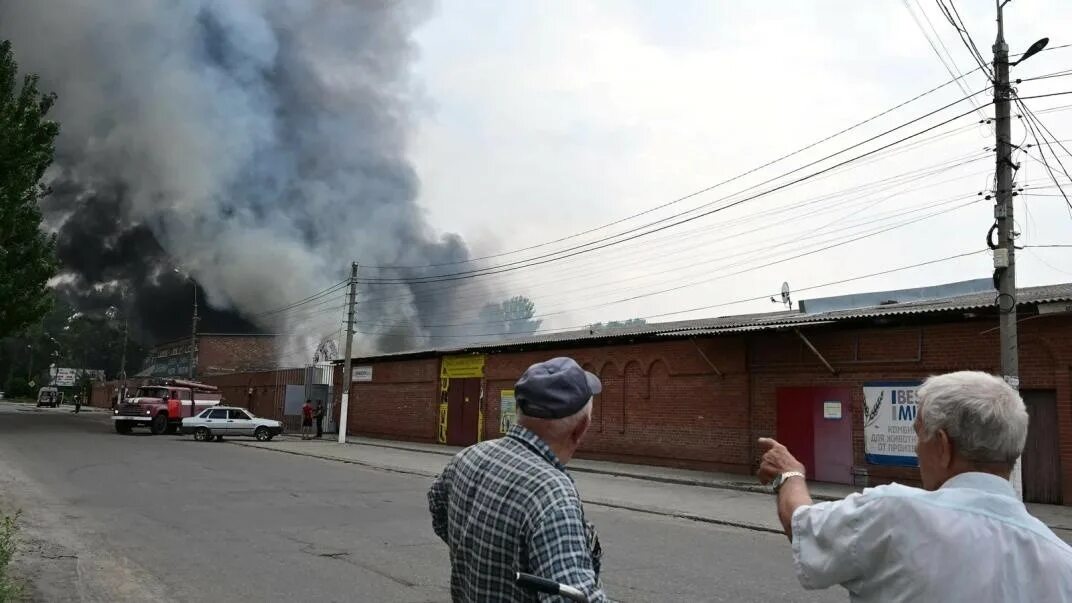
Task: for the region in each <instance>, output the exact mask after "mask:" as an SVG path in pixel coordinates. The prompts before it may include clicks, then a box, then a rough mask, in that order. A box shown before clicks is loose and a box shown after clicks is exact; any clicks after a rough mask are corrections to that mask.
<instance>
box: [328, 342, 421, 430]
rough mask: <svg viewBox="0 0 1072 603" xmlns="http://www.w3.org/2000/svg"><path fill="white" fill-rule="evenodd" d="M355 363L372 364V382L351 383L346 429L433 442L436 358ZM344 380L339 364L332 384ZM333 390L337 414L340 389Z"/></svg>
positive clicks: (340, 398) (340, 395)
mask: <svg viewBox="0 0 1072 603" xmlns="http://www.w3.org/2000/svg"><path fill="white" fill-rule="evenodd" d="M358 364H360V365H362V366H365V365H371V366H372V381H371V382H355V383H353V385H352V389H351V390H350V403H349V410H348V412H347V421H346V424H347V431H348V432H349V433H351V434H355V435H366V436H372V437H383V438H389V439H397V440H410V441H418V442H435V441H436V417H437V412H438V397H437V393H438V391H439V358H428V359H421V360H397V361H378V362H361V363H358ZM343 382H344V381H343V378H342V367H341V366H340V367H337V368H336V371H335V383H343ZM335 390H336V391H335V400H334V404H335V415H334V416H339V414H338V413H339V411H338V408H339V405H340V404H341V401H342V392H343V388H342V387H337V388H335Z"/></svg>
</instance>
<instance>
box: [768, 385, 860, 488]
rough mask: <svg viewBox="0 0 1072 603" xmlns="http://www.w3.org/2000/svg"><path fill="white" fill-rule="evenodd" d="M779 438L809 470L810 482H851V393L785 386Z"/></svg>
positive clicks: (780, 396)
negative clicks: (811, 480)
mask: <svg viewBox="0 0 1072 603" xmlns="http://www.w3.org/2000/svg"><path fill="white" fill-rule="evenodd" d="M776 395H777V402H778V416H777V439H778V441H779V442H781V443H782V444H784V445H785V446H786V447H787V448H789V451H790V452H791V453H793V456H795V457H797V459H798V460H800V462H802V463H804V466H805V467H807V469H808V471H807V473H808V479H813V480H818V481H822V482H833V483H839V484H849V483H852V412H851V401H852V390H851V389H847V388H831V387H782V388H778V391H777V394H776Z"/></svg>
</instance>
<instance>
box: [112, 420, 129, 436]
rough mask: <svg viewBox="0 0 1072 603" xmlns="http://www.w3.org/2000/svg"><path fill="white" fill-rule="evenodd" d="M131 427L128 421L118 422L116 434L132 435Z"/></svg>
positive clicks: (116, 423)
mask: <svg viewBox="0 0 1072 603" xmlns="http://www.w3.org/2000/svg"><path fill="white" fill-rule="evenodd" d="M130 429H131V425H130V423H129V422H128V421H116V422H115V431H116V433H122V434H124V435H125V434H128V433H130Z"/></svg>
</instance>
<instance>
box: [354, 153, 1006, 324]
mask: <svg viewBox="0 0 1072 603" xmlns="http://www.w3.org/2000/svg"><path fill="white" fill-rule="evenodd" d="M967 157H969V159H967V160H965V158H964V157H958V158H956V159H954V160H952V161H944V162H941V163H939V164H938V165H936V166H935V167H934V168H932V169H930V170H929V171H922V172H921V171H920V170H918V169H915V170H910V171H907V172H903V173H901V174H898V175H895V176H890V177H887V178H883V179H881V180H878V181H875V182H872V183H868V184H866V185H859V186H855V187H852V188H850V189H847V190H843V191H840V192H837V193H833V194H825V195H821V196H818V197H813V198H811V199H808V200H805V201H803V202H798V203H795V204H793V205H790V206H786V207H779V208H775V209H768V210H763V211H760V212H757V213H754V214H750V215H749V216H747V217H745V218H741V219H735V220H731V221H728V222H727V221H723V222H719V223H716V224H713V225H710V226H709V227H703V228H699V229H694V230H692V231H688V232H686V233H679V234H677V235H675V236H674V237H665V240H668V241H670V242H671V244H672V245H682V244H688V243H689V239H690V238H692V237H694V236H695V235H707V236H711V234H716V235H717V236H718V238H719V239H720V240H721V239H725V238H734V237H737V236H743V235H746V234H754V233H755V232H758V231H759V230H763V229H769V228H773V227H776V226H778V225H780V224H783V223H786V222H790V221H793V222H795V221H799V220H801V219H807V218H812V217H815V216H818V215H820V214H822V213H825V212H828V211H831V210H834V209H837V207H838V206H842V205H847V204H846V203H845V202H844V201H840V202H838V203H837V206H831V207H829V208H826V209H815V208H813V207H810V206H813V205H815V204H816V203H822V202H824V201H826V200H831V199H837V198H838V197H842V196H844V195H845V194H846V193H854V192H860V193H866V194H871V193H874V192H880V191H882V190H885V189H889V188H891V185H894V186H904V185H907V184H911V183H912V182H913V181H916V180H920V179H922V178H926V177H930V176H933V175H937V174H942V173H945V172H947V171H949V170H951V169H954V168H956V167H959V166H961V165H966V164H968V163H972V162H974V161H978V160H980V159H983V158H985V157H987V155H986V154H985V153H979V154H978V156H977V157H974V158H972V156H971V155H969V156H967ZM909 176H911V177H909ZM952 180H956V179H950V180H949V181H952ZM924 188H926V187H916V188H915V189H912V190H915V191H919V190H923V189H924ZM868 189H871V192H870V193H869V192H868ZM906 192H909V191H908V190H906V191H904V192H902V193H894V194H895V195H896V194H904V193H906ZM888 198H892V195H890V196H887V197H883V198H880V199H879V201H880V202H881V201H882V200H884V199H888ZM860 199H861V200H862V201H863V202H864V204H873V203H875V201H874V200H873V199H870V198H867V197H865V196H864V195H860ZM847 200H848V201H852V200H853V197H848V199H847ZM797 210H807V213H806V214H801V215H793V214H792V213H791V212H794V211H797ZM779 213H783V214H786V216H787V217H785V218H784V219H782V220H771V219H770V218H771V217H773V216H774V215H775V214H779ZM760 220H761V221H762V223H761V225H759V226H758V227H753V228H751V229H749V230H745V231H742V232H740V233H738V234H732V233H730V234H727V230H726V229H727V228H728V227H734V226H741V227H744V226H745V225H746V224H747V223H749V222H753V221H760ZM712 229H717V232H715V233H712ZM659 242H660V240H659V239H655V240H650V241H647V242H642V243H640V244H639V245H635V246H634V248H632V249H630V250H629V251H627V252H626V254H627V255H629V254H635V253H638V252H640V251H641V249H640V248H641V247H651V244H653V243H659ZM682 251H683V252H688V253H689V254H690V255H691V256H695V255H696V251H697V247H696V246H695V245H691V244H689V245H688V247H687V248H686V249H683V250H682ZM660 257H664V258H665V257H669V256H668V255H667V252H666V251H662V252H661V255H660ZM577 259H579V258H577ZM564 261H576V259H570V260H564ZM592 261H596V260H592ZM645 265H648V263H645ZM578 270H589V269H588V268H585V267H584V266H583V265H581V266H577V267H575V268H571V269H570V270H569V271H567V272H565V273H563V272H561V271H559V272H556V273H555V281H554V283H552V282H548V283H544V285H550V284H557V283H558V282H560V281H561V278H562V276H563V275H564V274H570V273H573V272H576V271H578ZM470 282H471V281H457V282H455V283H450V284H445V285H441V286H438V287H428V286H424V287H423V288H422V289H421V290H419V291H413V292H411V294H406V295H395V296H384V295H379V296H376V297H373V298H366V299H364V300H362V301H360V302H359V304H361V305H367V304H369V303H379V302H391V301H396V300H405V301H409V300H410V298H411V297H412V299H414V300H416V299H424V298H431V297H435V296H436V295H438V294H439V293H441V292H444V291H451V290H455V289H460V288H463V287H465V286H466V285H467V284H469V283H470ZM530 286H533V287H539V286H542V285H541V284H540V283H536V284H530ZM486 293H487V291H485V290H484V289H481V290H480V291H479V294H480V297H481V298H482V299H483V298H486V297H487V296H486ZM453 299H454V300H455V301H457V299H458V298H457V296H456V295H455V296H454V297H453ZM474 301H479V300H474Z"/></svg>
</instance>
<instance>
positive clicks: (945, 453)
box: [934, 429, 954, 468]
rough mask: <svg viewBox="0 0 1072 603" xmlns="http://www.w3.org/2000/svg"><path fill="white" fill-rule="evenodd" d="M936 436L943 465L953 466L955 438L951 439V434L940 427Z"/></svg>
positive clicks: (940, 460)
mask: <svg viewBox="0 0 1072 603" xmlns="http://www.w3.org/2000/svg"><path fill="white" fill-rule="evenodd" d="M934 438H935V440H936V441H937V443H938V454H939V457H938V458H939V462H940V463H941V466H942V467H946V468H948V467H951V466H953V456H954V453H953V440H950V439H949V434H948V433H946V432H945V430H944V429H939V430H938V432H937V433H935V434H934Z"/></svg>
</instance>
